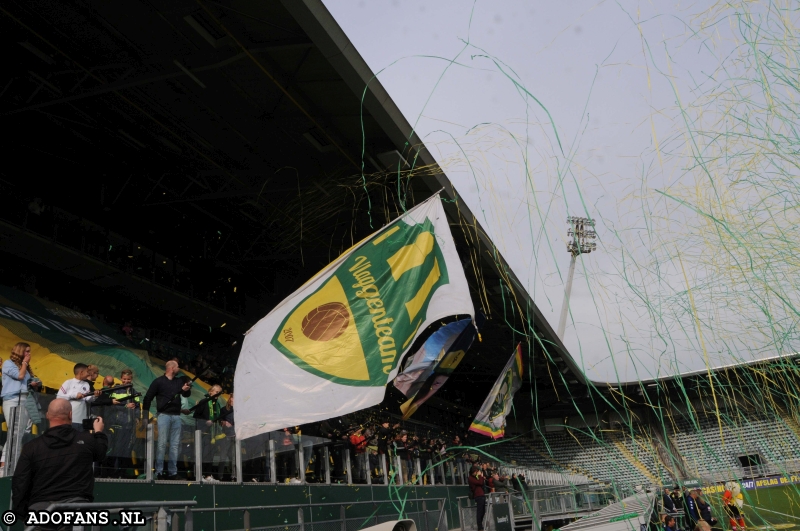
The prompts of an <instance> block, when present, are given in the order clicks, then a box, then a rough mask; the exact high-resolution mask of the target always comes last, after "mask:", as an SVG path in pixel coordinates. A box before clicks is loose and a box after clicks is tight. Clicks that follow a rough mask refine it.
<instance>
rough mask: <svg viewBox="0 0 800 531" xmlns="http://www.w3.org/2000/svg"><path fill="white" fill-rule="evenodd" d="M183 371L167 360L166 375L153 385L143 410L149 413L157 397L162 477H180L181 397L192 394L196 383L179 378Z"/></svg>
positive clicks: (158, 460)
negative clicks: (193, 385)
mask: <svg viewBox="0 0 800 531" xmlns="http://www.w3.org/2000/svg"><path fill="white" fill-rule="evenodd" d="M179 371H180V367H178V362H176V361H174V360H170V361H168V362H167V365H166V369H165V371H164V375H163V376H159V377H158V378H156V379H155V380H153V382H152V383H151V384H150V388H149V389H148V390H147V393H146V394H145V395H144V401H143V403H142V409H143V410H144V414H145V415H147V413H148V411H150V404H152V403H153V399H155V400H156V412H157V413H158V416H157V417H156V422H157V423H158V447H157V449H156V467H155V471H156V474H157V476H158V477H159V478H160V479H178V451H179V450H180V443H181V398H180V397H181V396H185V397H189V396H190V395H191V394H192V384H191V383H190V382H184V380H183V378H177V374H178V372H179ZM167 447H169V461H168V463H167V477H166V478H163V477H162V476H163V472H164V454H165V453H166V452H167Z"/></svg>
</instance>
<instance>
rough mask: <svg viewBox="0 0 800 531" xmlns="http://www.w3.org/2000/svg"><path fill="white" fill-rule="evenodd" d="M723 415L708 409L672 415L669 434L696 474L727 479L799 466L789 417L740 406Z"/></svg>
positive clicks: (799, 449) (799, 452)
mask: <svg viewBox="0 0 800 531" xmlns="http://www.w3.org/2000/svg"><path fill="white" fill-rule="evenodd" d="M704 411H705V410H704ZM720 419H721V423H720V422H719V421H718V420H717V417H716V416H714V415H711V414H708V413H705V412H704V413H701V414H699V415H696V416H694V417H693V418H692V417H689V415H688V414H687V413H686V412H685V411H684V412H683V413H678V414H676V415H674V416H673V426H674V428H673V432H672V434H671V438H672V440H673V441H674V443H675V446H676V447H677V449H678V451H679V453H680V454H681V455H682V456H683V458H684V460H685V461H686V462H687V465H688V467H689V469H690V470H691V471H692V472H693V473H695V474H697V475H698V476H700V477H704V478H709V479H713V480H723V479H728V478H739V477H753V476H760V475H765V474H770V473H785V472H786V471H795V470H797V469H798V465H800V439H798V436H797V433H796V432H795V431H794V430H792V429H791V427H790V424H791V423H792V422H793V420H792V419H791V418H787V417H786V416H780V415H777V414H768V413H765V412H755V411H742V410H739V411H736V412H723V413H721V415H720ZM720 426H721V432H720Z"/></svg>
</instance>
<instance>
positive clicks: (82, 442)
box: [11, 398, 108, 515]
mask: <svg viewBox="0 0 800 531" xmlns="http://www.w3.org/2000/svg"><path fill="white" fill-rule="evenodd" d="M72 411H73V408H72V407H71V405H70V402H69V401H68V400H66V399H62V398H56V399H55V400H53V401H52V402H50V406H49V407H48V408H47V420H48V421H50V428H49V429H48V430H47V431H45V432H44V433H43V434H42V435H41V436H40V437H37V438H35V439H33V440H32V441H29V442H28V443H26V444H25V445H24V446H23V447H22V452H21V453H20V456H19V461H17V467H16V469H15V471H14V477H13V479H12V480H11V493H12V496H13V500H12V501H13V511H14V512H15V513H17V514H18V515H22V513H25V512H26V511H43V510H45V509H46V508H47V507H48V506H49V505H50V504H51V503H78V502H91V501H93V500H94V474H93V470H92V464H93V463H94V462H95V461H99V460H100V459H102V458H104V457H105V455H106V449H107V448H108V438H107V437H106V434H105V433H103V419H102V418H100V417H98V418H95V419H94V423H93V426H92V428H93V431H94V433H88V432H77V431H76V430H74V429H73V428H72V421H73V420H74V419H73V418H72Z"/></svg>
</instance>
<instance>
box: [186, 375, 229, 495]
mask: <svg viewBox="0 0 800 531" xmlns="http://www.w3.org/2000/svg"><path fill="white" fill-rule="evenodd" d="M221 395H222V387H220V386H219V385H212V386H211V389H209V390H208V394H206V398H204V399H203V400H201V401H200V402H198V403H197V405H196V406H195V410H194V414H193V415H192V417H194V425H195V428H194V429H195V430H199V431H200V433H201V441H202V444H203V465H202V468H203V480H204V481H209V482H211V481H214V480H215V478H214V475H213V474H212V473H211V467H212V465H213V464H214V444H216V442H217V441H216V438H217V435H219V434H220V433H221V430H220V426H219V423H218V422H217V421H218V420H219V416H220V406H219V403H218V401H217V400H218V399H219V397H220V396H221Z"/></svg>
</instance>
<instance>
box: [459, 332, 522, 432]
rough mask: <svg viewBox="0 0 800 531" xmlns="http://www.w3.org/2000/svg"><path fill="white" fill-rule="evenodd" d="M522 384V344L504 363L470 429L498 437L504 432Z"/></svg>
mask: <svg viewBox="0 0 800 531" xmlns="http://www.w3.org/2000/svg"><path fill="white" fill-rule="evenodd" d="M521 386H522V344H521V343H520V344H518V345H517V349H516V352H514V355H513V356H511V359H510V360H508V363H506V367H505V369H503V372H502V373H500V377H499V378H498V379H497V381H496V382H495V383H494V387H492V391H491V392H490V393H489V396H487V397H486V400H485V401H484V402H483V405H482V406H481V409H480V411H478V414H477V415H476V416H475V420H473V421H472V425H471V426H470V427H469V429H470V430H471V431H474V432H476V433H480V434H481V435H486V436H488V437H491V438H492V439H499V438H501V437H503V436H504V435H505V432H506V417H507V416H508V414H509V413H510V412H511V404H512V402H513V400H514V394H515V393H516V392H517V391H518V390H519V388H520V387H521Z"/></svg>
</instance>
